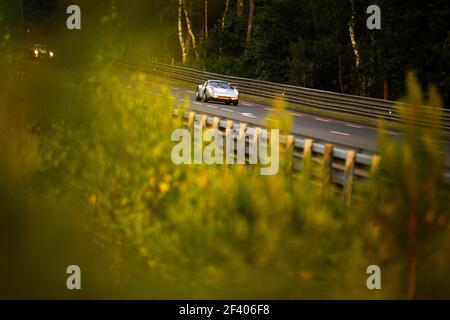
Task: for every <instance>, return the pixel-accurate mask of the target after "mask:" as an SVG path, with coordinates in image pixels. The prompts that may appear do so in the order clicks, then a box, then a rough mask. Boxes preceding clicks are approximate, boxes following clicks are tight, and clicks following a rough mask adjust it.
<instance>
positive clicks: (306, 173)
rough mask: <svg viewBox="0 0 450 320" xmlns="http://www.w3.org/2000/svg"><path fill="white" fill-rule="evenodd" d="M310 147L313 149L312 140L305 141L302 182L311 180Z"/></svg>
mask: <svg viewBox="0 0 450 320" xmlns="http://www.w3.org/2000/svg"><path fill="white" fill-rule="evenodd" d="M312 147H313V140H312V139H305V145H304V147H303V179H304V182H309V181H310V179H311V169H312V168H311V167H312Z"/></svg>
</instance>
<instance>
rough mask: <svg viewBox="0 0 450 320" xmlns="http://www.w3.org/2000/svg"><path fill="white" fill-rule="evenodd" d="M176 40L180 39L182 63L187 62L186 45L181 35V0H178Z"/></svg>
mask: <svg viewBox="0 0 450 320" xmlns="http://www.w3.org/2000/svg"><path fill="white" fill-rule="evenodd" d="M178 40H179V41H180V47H181V56H182V61H183V64H184V63H186V62H187V56H188V54H187V46H186V43H185V40H184V36H183V0H179V1H178Z"/></svg>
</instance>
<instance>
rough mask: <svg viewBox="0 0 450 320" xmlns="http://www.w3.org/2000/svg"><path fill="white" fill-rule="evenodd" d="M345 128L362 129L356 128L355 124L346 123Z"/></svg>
mask: <svg viewBox="0 0 450 320" xmlns="http://www.w3.org/2000/svg"><path fill="white" fill-rule="evenodd" d="M345 125H346V126H347V127H352V128H356V129H362V127H360V126H357V125H356V124H350V123H347V124H345Z"/></svg>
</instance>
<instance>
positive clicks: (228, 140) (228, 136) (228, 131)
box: [225, 120, 234, 165]
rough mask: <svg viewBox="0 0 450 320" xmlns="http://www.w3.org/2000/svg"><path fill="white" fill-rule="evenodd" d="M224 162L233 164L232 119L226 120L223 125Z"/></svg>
mask: <svg viewBox="0 0 450 320" xmlns="http://www.w3.org/2000/svg"><path fill="white" fill-rule="evenodd" d="M225 148H226V149H225V157H226V159H225V163H226V164H229V165H231V164H234V136H233V121H232V120H227V122H226V125H225Z"/></svg>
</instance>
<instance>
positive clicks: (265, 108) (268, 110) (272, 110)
mask: <svg viewBox="0 0 450 320" xmlns="http://www.w3.org/2000/svg"><path fill="white" fill-rule="evenodd" d="M264 110H267V111H273V109H269V108H264Z"/></svg>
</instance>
